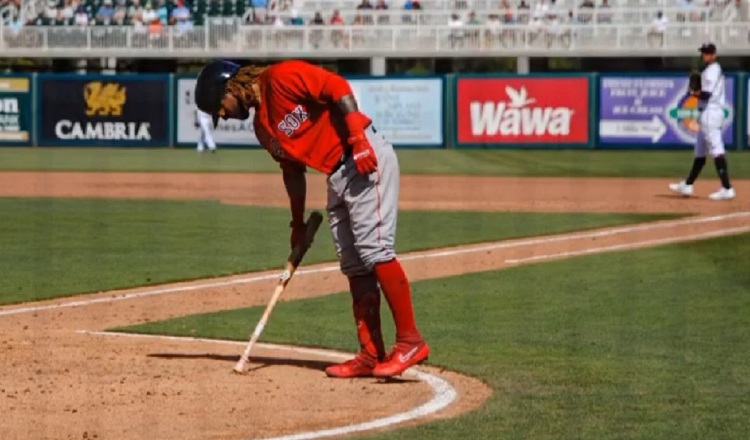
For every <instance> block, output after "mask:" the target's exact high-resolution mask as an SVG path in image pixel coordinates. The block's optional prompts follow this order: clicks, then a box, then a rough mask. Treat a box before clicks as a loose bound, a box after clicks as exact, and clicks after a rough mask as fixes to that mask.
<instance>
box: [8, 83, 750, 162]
mask: <svg viewBox="0 0 750 440" xmlns="http://www.w3.org/2000/svg"><path fill="white" fill-rule="evenodd" d="M348 79H349V80H350V82H351V84H352V89H353V90H354V93H355V95H356V96H357V98H358V100H359V102H360V106H361V107H362V109H363V110H364V111H365V112H366V113H368V114H369V115H370V116H371V117H372V118H373V120H374V122H375V125H376V127H377V128H378V131H379V132H382V133H384V135H385V136H386V137H387V138H388V139H389V140H391V141H392V142H393V143H394V145H396V146H397V147H399V148H512V149H521V148H547V149H566V148H587V149H592V148H597V149H623V148H632V149H635V148H637V149H688V148H690V147H691V145H692V144H693V143H694V142H695V139H696V130H697V122H696V119H697V117H698V111H697V100H696V99H695V98H693V97H688V96H686V95H685V91H686V88H687V77H686V76H678V75H673V74H653V73H641V74H632V73H627V74H624V73H623V74H616V73H607V74H595V73H571V74H547V75H541V74H540V75H534V74H532V75H525V76H519V75H449V76H446V77H438V76H401V77H351V78H348ZM194 87H195V76H188V75H150V74H148V75H147V74H133V75H98V74H97V75H93V74H92V75H76V74H39V75H20V74H19V75H6V76H0V146H44V147H65V146H77V147H81V146H83V147H86V146H92V147H109V146H112V147H194V146H195V145H196V143H197V142H198V138H199V136H200V134H199V131H198V126H197V118H196V108H195V99H194V96H193V95H194V92H193V88H194ZM725 91H726V96H727V98H728V100H727V106H726V108H725V109H724V114H725V121H726V122H725V124H724V126H723V137H724V141H725V142H726V144H727V146H728V148H730V149H738V148H739V149H747V148H748V139H749V138H750V136H749V135H748V128H749V127H750V111H748V105H749V103H750V76H748V75H747V74H745V73H731V74H727V76H726V84H725ZM215 138H216V140H217V142H218V144H219V146H221V147H223V148H248V147H258V140H257V138H256V137H255V133H254V131H253V126H252V114H251V117H250V119H249V120H247V121H221V122H220V123H219V126H218V127H217V129H216V130H215Z"/></svg>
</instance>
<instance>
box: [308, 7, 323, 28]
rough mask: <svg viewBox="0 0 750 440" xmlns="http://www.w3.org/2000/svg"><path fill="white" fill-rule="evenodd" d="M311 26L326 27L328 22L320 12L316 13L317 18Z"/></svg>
mask: <svg viewBox="0 0 750 440" xmlns="http://www.w3.org/2000/svg"><path fill="white" fill-rule="evenodd" d="M310 24H311V25H315V26H325V24H326V22H325V20H323V15H322V14H321V13H320V11H318V12H316V13H315V16H314V17H313V19H312V20H311V21H310Z"/></svg>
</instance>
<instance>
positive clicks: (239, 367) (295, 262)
mask: <svg viewBox="0 0 750 440" xmlns="http://www.w3.org/2000/svg"><path fill="white" fill-rule="evenodd" d="M322 222H323V215H322V214H321V213H319V212H317V211H313V212H312V213H311V214H310V216H309V217H308V219H307V223H305V234H304V236H303V237H302V240H300V242H299V243H297V245H296V246H295V247H294V249H292V252H291V253H290V254H289V258H287V261H286V266H285V267H284V271H283V272H282V273H281V276H279V283H278V284H277V285H276V289H275V290H274V292H273V296H271V301H270V302H269V303H268V305H267V306H266V310H265V311H264V312H263V316H261V318H260V321H258V324H257V325H256V326H255V330H253V333H252V335H251V336H250V341H249V342H248V343H247V346H246V347H245V351H244V352H243V353H242V356H240V360H239V361H237V364H236V365H235V366H234V372H235V373H239V374H244V373H245V372H246V365H247V362H248V360H249V359H250V351H252V349H253V346H254V345H255V343H256V342H258V339H259V338H260V335H261V333H263V329H265V327H266V324H267V323H268V318H269V317H270V316H271V311H273V308H274V307H275V306H276V303H277V302H278V301H279V298H281V294H282V293H284V289H285V288H286V286H287V284H289V280H291V279H292V275H294V272H296V271H297V268H298V267H299V265H300V263H302V258H303V257H304V256H305V254H306V253H307V250H308V249H310V246H311V245H312V243H313V240H314V239H315V233H316V232H318V228H319V227H320V224H321V223H322Z"/></svg>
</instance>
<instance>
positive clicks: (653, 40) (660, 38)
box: [647, 11, 669, 47]
mask: <svg viewBox="0 0 750 440" xmlns="http://www.w3.org/2000/svg"><path fill="white" fill-rule="evenodd" d="M668 24H669V20H668V19H667V17H666V16H665V15H664V12H662V11H659V12H657V13H656V17H655V18H654V21H653V22H652V23H651V29H650V30H649V31H648V34H647V40H648V44H649V46H651V47H662V46H664V34H666V32H667V25H668Z"/></svg>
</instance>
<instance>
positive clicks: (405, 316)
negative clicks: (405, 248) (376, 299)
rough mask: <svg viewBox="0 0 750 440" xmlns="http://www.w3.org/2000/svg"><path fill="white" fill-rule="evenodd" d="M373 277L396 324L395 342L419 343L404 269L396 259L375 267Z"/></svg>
mask: <svg viewBox="0 0 750 440" xmlns="http://www.w3.org/2000/svg"><path fill="white" fill-rule="evenodd" d="M375 275H376V276H377V277H378V283H380V288H381V289H383V294H384V295H385V299H386V300H387V301H388V306H389V307H390V308H391V313H392V314H393V321H394V322H395V323H396V342H411V343H414V342H419V341H421V340H422V335H421V334H420V333H419V330H417V324H416V323H415V322H414V307H413V306H412V303H411V289H410V288H409V280H408V279H407V278H406V274H405V273H404V269H403V268H402V267H401V263H399V262H398V260H397V259H395V258H394V259H393V260H391V261H389V262H387V263H378V264H376V265H375Z"/></svg>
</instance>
